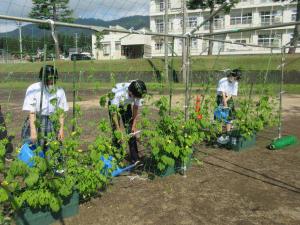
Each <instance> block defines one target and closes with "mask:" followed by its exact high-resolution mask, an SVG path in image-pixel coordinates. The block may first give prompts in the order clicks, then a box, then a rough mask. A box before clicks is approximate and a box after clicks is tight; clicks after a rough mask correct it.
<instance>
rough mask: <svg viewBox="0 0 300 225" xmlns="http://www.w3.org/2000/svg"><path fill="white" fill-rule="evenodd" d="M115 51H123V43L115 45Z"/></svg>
mask: <svg viewBox="0 0 300 225" xmlns="http://www.w3.org/2000/svg"><path fill="white" fill-rule="evenodd" d="M115 49H116V51H120V49H121V43H120V42H116V43H115Z"/></svg>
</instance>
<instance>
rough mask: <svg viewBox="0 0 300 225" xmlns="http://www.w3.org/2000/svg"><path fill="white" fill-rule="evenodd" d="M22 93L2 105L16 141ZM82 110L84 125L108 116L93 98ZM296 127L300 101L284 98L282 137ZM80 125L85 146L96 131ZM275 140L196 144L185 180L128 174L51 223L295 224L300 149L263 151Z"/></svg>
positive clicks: (298, 223)
mask: <svg viewBox="0 0 300 225" xmlns="http://www.w3.org/2000/svg"><path fill="white" fill-rule="evenodd" d="M22 95H23V94H21V93H20V95H19V96H18V95H16V96H14V97H15V99H18V101H14V104H10V105H9V106H7V108H10V109H11V110H12V111H13V121H12V123H11V125H10V127H11V128H10V127H9V128H10V129H11V130H13V128H12V127H14V130H13V131H14V132H15V133H16V139H15V141H16V140H18V139H19V137H18V135H19V134H18V132H19V130H20V124H21V123H22V121H23V119H24V117H25V116H26V115H25V114H23V113H19V112H20V109H21V107H20V104H22V100H23V97H21V96H22ZM0 98H1V97H0ZM174 101H175V102H174V103H176V101H180V100H176V99H175V100H174ZM1 102H2V101H1ZM80 104H81V105H82V108H83V110H84V113H85V119H89V118H96V119H98V118H99V119H101V118H107V117H106V114H105V113H104V112H103V111H100V110H99V109H98V108H97V107H98V98H96V97H94V98H93V99H90V100H89V101H87V99H84V101H83V102H81V103H80ZM2 109H3V108H2ZM4 109H5V108H4ZM299 124H300V96H299V95H285V101H284V123H283V133H284V134H294V135H296V136H297V137H298V138H299V139H300V131H299ZM86 126H87V127H86V129H84V138H85V140H86V141H87V142H88V141H89V140H91V139H92V138H91V135H93V134H94V133H93V132H94V129H93V126H96V125H95V124H92V123H91V124H89V123H87V124H86ZM276 135H277V130H276V129H275V128H273V129H267V130H265V131H264V132H261V133H259V134H258V137H257V144H256V146H255V147H253V148H250V149H247V150H245V151H242V152H238V153H237V152H233V151H228V150H224V149H218V148H208V147H206V146H198V148H197V150H198V151H197V152H196V153H195V158H196V159H199V160H200V161H203V164H202V165H198V163H197V160H194V162H193V165H192V167H191V168H190V169H189V170H188V171H187V174H186V177H184V176H182V175H172V176H169V177H165V178H159V177H156V178H155V179H148V177H147V176H146V175H143V174H139V175H138V174H137V173H130V174H127V175H126V176H120V177H118V178H115V179H113V181H112V184H111V185H110V186H109V187H108V189H107V190H106V191H105V192H104V193H103V194H102V196H101V197H99V198H95V199H92V201H90V202H88V203H84V204H82V205H80V211H79V214H78V215H76V216H74V217H72V218H67V219H65V220H64V221H62V222H60V223H56V224H57V225H58V224H66V225H74V224H76V225H101V224H114V225H117V224H120V225H121V224H122V225H127V224H128V225H131V224H134V225H142V224H153V225H169V224H170V225H173V224H174V225H177V224H182V225H193V224H199V225H200V224H204V225H210V224H213V225H216V224H217V225H218V224H220V225H231V224H232V225H233V224H234V225H261V224H262V225H289V224H290V225H300V173H299V171H300V146H299V145H296V146H292V147H289V148H286V149H284V150H281V151H270V150H268V149H266V145H267V144H269V143H270V141H271V140H272V138H274V137H276ZM92 137H93V136H92Z"/></svg>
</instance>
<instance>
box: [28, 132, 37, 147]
mask: <svg viewBox="0 0 300 225" xmlns="http://www.w3.org/2000/svg"><path fill="white" fill-rule="evenodd" d="M30 141H31V143H32V144H35V143H36V142H37V132H36V129H31V130H30Z"/></svg>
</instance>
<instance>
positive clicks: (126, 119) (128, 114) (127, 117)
mask: <svg viewBox="0 0 300 225" xmlns="http://www.w3.org/2000/svg"><path fill="white" fill-rule="evenodd" d="M108 105H109V106H110V102H109V104H108ZM108 112H109V118H110V123H111V126H112V130H113V131H115V130H116V125H115V124H114V122H113V119H112V113H113V112H111V111H110V110H108ZM116 113H117V118H118V122H119V124H120V120H121V119H122V122H123V124H124V128H125V131H126V133H127V134H130V133H132V107H131V105H127V106H119V111H118V112H116ZM120 117H121V118H120ZM128 144H129V152H130V159H131V162H132V163H135V162H136V161H138V160H139V155H138V147H137V141H136V137H135V136H133V137H131V138H130V139H129V141H128ZM113 145H114V146H115V147H117V148H120V147H121V145H120V143H119V142H118V140H117V138H116V137H115V136H114V135H113Z"/></svg>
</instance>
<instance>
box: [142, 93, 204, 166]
mask: <svg viewBox="0 0 300 225" xmlns="http://www.w3.org/2000/svg"><path fill="white" fill-rule="evenodd" d="M155 106H156V107H157V108H158V109H159V112H158V114H159V119H158V121H157V122H153V121H151V122H150V121H149V120H147V119H146V118H143V119H142V121H141V125H142V126H143V127H144V131H143V136H142V138H143V140H144V142H145V143H146V144H147V146H148V147H149V148H151V158H152V161H153V162H154V165H155V169H156V170H158V171H161V172H163V171H164V170H165V169H166V168H167V167H168V166H175V165H176V164H177V165H178V164H180V165H186V164H187V162H188V161H189V159H190V157H191V154H192V153H193V144H195V143H196V142H201V140H202V139H201V134H200V135H199V133H198V132H197V126H195V123H194V121H193V119H190V120H187V121H184V119H183V118H184V116H183V112H180V111H179V112H178V111H177V113H176V115H175V116H170V115H169V112H168V109H169V108H168V106H169V104H168V100H167V98H166V97H162V98H160V99H159V100H158V101H156V103H155ZM147 113H148V112H147V110H143V112H142V115H143V116H146V115H147Z"/></svg>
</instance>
